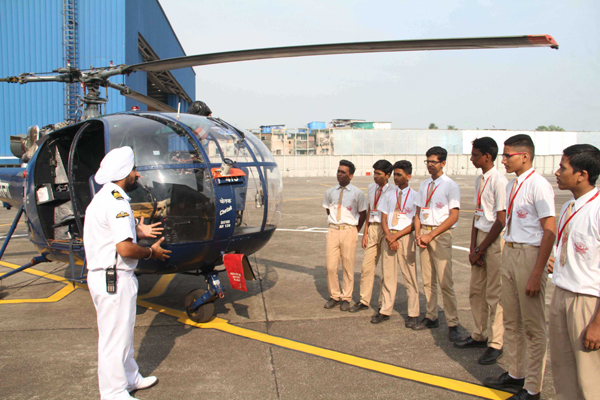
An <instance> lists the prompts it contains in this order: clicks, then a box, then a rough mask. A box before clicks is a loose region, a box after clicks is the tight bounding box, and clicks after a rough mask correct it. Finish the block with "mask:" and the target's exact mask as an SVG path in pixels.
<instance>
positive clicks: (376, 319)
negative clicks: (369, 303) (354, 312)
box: [371, 313, 390, 324]
mask: <svg viewBox="0 0 600 400" xmlns="http://www.w3.org/2000/svg"><path fill="white" fill-rule="evenodd" d="M388 319H390V316H389V315H384V314H382V313H377V314H375V315H373V317H371V323H372V324H380V323H382V322H383V321H387V320H388Z"/></svg>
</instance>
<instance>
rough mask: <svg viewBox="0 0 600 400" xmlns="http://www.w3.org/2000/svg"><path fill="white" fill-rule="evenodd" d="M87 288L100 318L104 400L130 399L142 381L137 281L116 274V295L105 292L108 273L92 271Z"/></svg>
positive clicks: (128, 274)
mask: <svg viewBox="0 0 600 400" xmlns="http://www.w3.org/2000/svg"><path fill="white" fill-rule="evenodd" d="M87 282H88V288H89V289H90V294H91V295H92V300H93V301H94V306H95V307H96V314H97V316H98V333H99V338H98V382H99V386H100V397H101V399H102V400H120V399H129V398H131V396H130V395H129V392H128V390H133V389H135V388H136V387H137V386H138V385H139V384H140V383H141V381H142V376H141V375H140V373H139V372H138V365H137V363H136V362H135V360H134V359H133V328H134V325H135V313H136V298H137V293H138V280H137V278H136V277H135V275H134V274H133V271H117V293H114V294H109V293H107V292H106V271H104V270H97V271H89V273H88V277H87Z"/></svg>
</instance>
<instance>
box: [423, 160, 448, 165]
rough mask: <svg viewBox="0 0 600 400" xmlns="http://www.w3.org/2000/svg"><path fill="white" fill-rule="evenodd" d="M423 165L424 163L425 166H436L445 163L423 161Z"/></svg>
mask: <svg viewBox="0 0 600 400" xmlns="http://www.w3.org/2000/svg"><path fill="white" fill-rule="evenodd" d="M423 163H424V164H425V165H436V164H441V163H443V161H431V160H425V161H423Z"/></svg>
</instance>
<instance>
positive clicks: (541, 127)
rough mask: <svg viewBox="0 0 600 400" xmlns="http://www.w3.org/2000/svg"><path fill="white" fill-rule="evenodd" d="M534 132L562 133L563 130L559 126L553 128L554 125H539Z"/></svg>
mask: <svg viewBox="0 0 600 400" xmlns="http://www.w3.org/2000/svg"><path fill="white" fill-rule="evenodd" d="M535 130H536V131H552V132H564V131H565V128H561V127H560V126H555V125H550V126H544V125H540V126H538V127H537V128H535Z"/></svg>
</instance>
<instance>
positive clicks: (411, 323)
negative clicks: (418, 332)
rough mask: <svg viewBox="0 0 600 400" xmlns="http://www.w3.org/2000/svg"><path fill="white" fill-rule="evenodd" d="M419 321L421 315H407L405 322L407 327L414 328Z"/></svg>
mask: <svg viewBox="0 0 600 400" xmlns="http://www.w3.org/2000/svg"><path fill="white" fill-rule="evenodd" d="M418 323H419V317H407V318H406V321H405V322H404V326H405V327H406V328H414V326H415V325H417V324H418Z"/></svg>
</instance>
